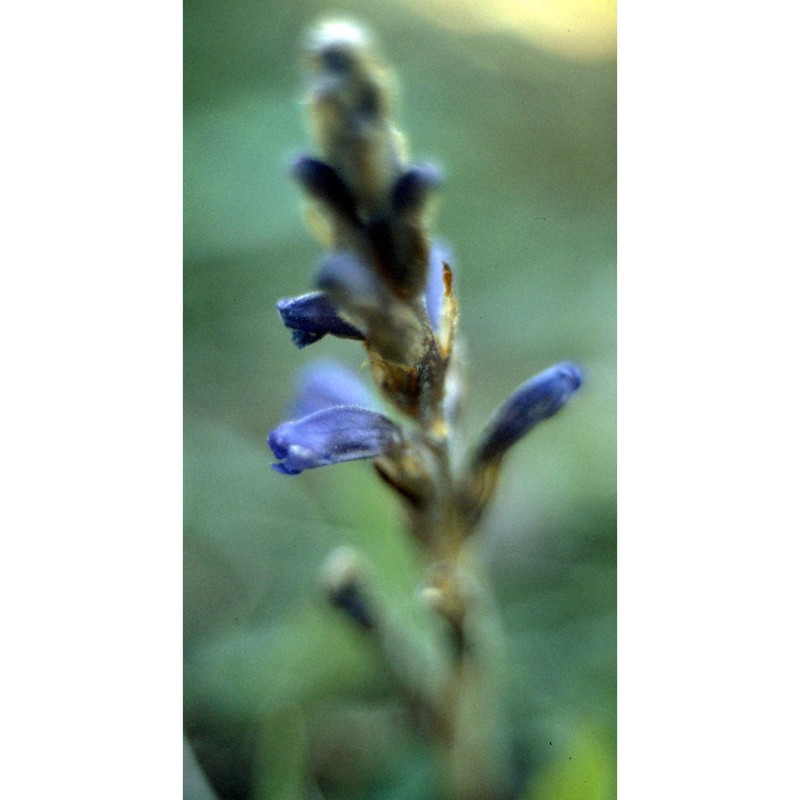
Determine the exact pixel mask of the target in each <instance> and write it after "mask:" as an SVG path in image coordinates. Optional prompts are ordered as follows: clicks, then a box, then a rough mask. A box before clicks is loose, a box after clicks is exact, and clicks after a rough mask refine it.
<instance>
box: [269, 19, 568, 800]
mask: <svg viewBox="0 0 800 800" xmlns="http://www.w3.org/2000/svg"><path fill="white" fill-rule="evenodd" d="M306 55H307V60H308V65H309V70H310V76H311V82H310V90H309V94H308V105H309V110H310V117H311V122H312V127H313V133H314V136H315V139H316V142H317V146H318V150H319V157H316V156H309V155H304V156H300V157H298V158H296V159H295V160H294V162H293V164H292V174H293V176H294V177H295V179H296V180H297V181H298V182H299V183H300V185H301V186H302V187H303V189H304V191H305V193H306V194H307V196H308V199H309V210H308V218H309V223H310V226H311V228H312V230H313V231H314V233H315V234H316V235H317V237H318V238H319V239H320V241H321V242H322V243H323V244H324V246H325V247H326V249H327V250H328V251H329V255H328V256H327V257H326V258H325V260H324V262H323V263H322V266H321V268H320V270H319V272H318V274H317V276H316V282H315V285H316V291H314V292H311V293H309V294H304V295H301V296H299V297H295V298H289V299H283V300H280V301H279V302H278V304H277V308H278V312H279V313H280V316H281V319H282V321H283V323H284V324H285V325H286V327H288V328H289V329H290V330H291V332H292V338H293V341H294V343H295V344H296V345H297V347H300V348H303V347H306V346H308V345H311V344H314V343H316V342H317V341H319V340H320V339H322V338H323V337H324V336H326V335H330V336H335V337H339V338H344V339H352V340H356V341H360V342H361V343H362V346H363V348H364V350H365V351H366V357H367V361H368V363H369V366H370V369H371V373H372V378H373V379H374V383H375V384H376V386H377V388H378V390H379V393H380V395H381V396H382V398H383V399H384V401H385V402H386V404H387V405H388V407H389V408H391V409H392V411H393V414H392V416H390V415H389V414H386V413H384V412H383V411H382V410H380V407H379V405H378V404H377V403H376V400H375V398H374V396H373V394H372V393H371V392H370V391H369V390H368V389H367V387H366V386H365V385H364V384H362V382H361V381H360V379H359V377H358V376H357V375H355V374H353V373H351V372H350V371H348V370H347V369H345V368H344V367H342V366H338V365H336V364H332V363H330V362H324V363H322V364H318V365H314V366H312V367H311V368H310V369H309V370H308V371H306V372H305V373H304V374H303V376H302V379H301V382H300V387H299V391H298V393H297V398H296V400H295V402H294V406H293V408H292V411H291V419H290V420H289V421H287V422H284V423H282V424H281V425H279V426H278V427H277V428H275V430H273V431H272V432H271V433H270V435H269V446H270V447H271V449H272V452H273V453H274V455H275V458H276V459H277V461H276V463H275V464H273V467H274V469H275V470H276V471H278V472H280V473H282V474H284V475H297V474H299V473H301V472H303V471H304V470H307V469H313V468H316V467H322V466H327V465H330V464H338V463H342V462H346V461H352V460H357V459H372V460H373V463H374V467H375V469H376V471H377V473H378V475H379V476H380V477H381V478H382V479H383V481H385V483H386V484H388V486H390V487H391V488H392V489H393V490H394V491H395V492H396V493H397V495H398V497H399V499H400V503H401V505H402V506H403V507H404V509H405V511H406V513H407V517H408V521H409V530H410V532H411V534H412V535H413V536H414V538H415V540H416V541H417V542H418V543H419V545H420V548H421V551H422V552H423V553H424V554H425V555H426V557H427V559H428V562H429V564H430V574H429V576H428V578H427V579H426V582H425V585H424V586H423V589H422V590H421V591H420V598H421V599H422V600H423V602H425V603H426V604H427V605H428V606H429V607H430V608H431V610H432V612H433V613H435V614H437V615H439V616H440V617H441V618H442V619H443V620H444V621H445V623H446V625H445V629H446V630H448V631H449V632H450V636H449V642H450V646H449V650H448V652H450V653H451V655H450V657H449V659H450V661H449V666H447V667H445V668H438V669H439V671H440V672H442V670H444V673H445V674H444V675H443V676H442V675H441V674H439V675H438V677H439V678H440V680H439V679H437V680H432V681H430V682H429V683H430V686H431V687H432V688H431V689H430V691H429V692H427V693H426V692H420V691H417V689H416V688H415V687H412V686H408V685H407V684H409V683H410V682H412V681H413V680H417V679H419V675H417V676H416V677H412V676H409V675H405V676H400V677H401V682H403V681H404V682H405V684H406V688H407V689H408V694H409V696H413V697H414V698H416V699H415V702H420V697H422V698H423V701H422V702H424V703H427V705H428V709H427V711H428V716H429V719H430V720H433V722H432V723H430V724H431V728H432V729H433V730H435V731H437V732H438V733H437V735H440V736H441V737H443V738H444V740H446V741H450V742H451V744H453V743H454V742H456V741H457V739H458V736H459V732H458V730H457V728H458V719H459V712H458V705H459V702H461V701H460V700H459V698H458V695H459V692H458V689H456V690H453V688H452V686H453V684H454V682H455V683H457V682H458V680H459V679H462V680H463V670H464V665H465V663H466V662H468V661H469V659H470V658H478V656H476V655H475V654H477V653H480V652H481V648H480V642H477V641H474V639H475V638H476V637H479V636H480V630H481V626H480V625H478V624H473V623H474V622H475V619H474V618H475V616H476V615H477V614H479V613H483V612H482V611H481V608H482V606H481V603H480V602H479V601H477V600H476V599H475V598H476V596H478V594H479V593H478V594H476V590H475V582H476V581H475V580H474V579H473V574H472V571H471V568H470V567H469V566H466V565H465V560H464V559H463V558H462V555H463V553H464V551H465V548H464V545H465V543H466V542H467V540H468V539H469V538H470V536H471V535H472V534H473V532H474V531H475V529H476V527H477V525H478V522H479V520H480V518H481V516H482V514H483V512H484V510H485V508H486V507H487V505H488V503H489V502H490V501H491V499H492V496H493V494H494V492H495V489H496V486H497V481H498V475H499V469H500V466H501V462H502V460H503V458H504V456H505V454H506V453H507V452H508V450H509V448H510V447H511V446H512V445H513V444H515V443H516V442H517V441H519V440H520V439H521V438H522V437H523V436H525V435H526V434H527V433H528V432H529V431H530V430H532V429H533V428H534V427H536V426H537V425H538V424H539V423H540V422H542V421H544V420H545V419H548V418H549V417H551V416H553V415H554V414H555V413H556V412H558V411H559V410H560V409H561V408H562V407H563V406H564V405H565V403H567V401H568V400H569V399H570V397H571V396H572V395H573V394H574V393H575V391H576V390H577V389H578V388H579V387H580V385H581V379H582V377H581V370H580V369H579V368H578V367H577V366H576V365H574V364H572V363H567V362H564V363H560V364H556V365H555V366H552V367H550V368H549V369H546V370H544V371H543V372H541V373H539V374H538V375H536V376H535V377H533V378H531V379H530V380H529V381H527V382H526V383H524V384H522V385H521V386H519V387H518V388H517V389H516V390H515V391H514V392H512V394H511V395H510V397H509V398H508V399H507V400H506V401H505V402H504V403H503V404H502V405H501V406H500V407H499V408H498V409H497V411H496V412H495V414H494V415H493V417H492V418H491V419H490V420H489V422H488V423H487V425H486V427H485V428H484V429H483V431H482V432H481V433H480V434H479V435H478V437H477V439H476V440H475V442H474V444H473V445H472V447H471V448H469V449H468V450H467V451H466V455H465V456H462V457H460V458H458V459H456V457H455V451H454V447H453V444H454V441H455V436H456V430H457V423H458V416H459V411H460V408H461V402H460V398H461V391H462V371H461V369H460V363H459V345H458V340H457V325H458V304H457V302H456V297H455V293H454V288H453V272H452V267H451V265H450V263H449V261H448V256H447V255H446V252H445V250H444V248H443V247H442V246H440V245H439V244H437V243H435V242H433V241H431V239H430V237H429V233H428V226H429V206H430V200H431V198H432V196H433V194H434V193H435V191H436V190H437V188H438V187H439V185H440V183H441V175H440V173H439V170H438V169H436V168H435V167H433V166H431V165H421V166H414V165H412V164H410V163H409V161H408V159H407V155H406V148H405V142H404V139H403V137H402V136H401V135H400V133H399V132H398V131H397V130H396V129H395V127H394V124H393V122H392V114H391V112H392V109H391V92H390V80H389V74H388V72H387V70H386V68H385V67H384V66H383V65H382V64H381V63H380V61H379V60H378V58H377V56H376V55H375V52H374V50H373V47H372V45H371V43H370V41H369V39H368V37H367V35H366V34H365V33H364V31H363V30H362V29H361V28H359V27H357V26H354V25H351V24H348V23H342V22H334V23H326V24H323V25H320V26H319V27H317V28H316V29H315V30H314V31H313V32H312V34H311V36H310V37H309V39H308V41H307V45H306ZM361 563H362V559H361V557H360V556H359V555H358V554H354V553H352V552H350V551H336V552H335V553H334V554H333V555H332V557H331V559H330V563H329V564H328V565H326V568H325V570H324V574H325V586H326V592H327V596H328V599H329V601H330V602H331V604H332V605H333V606H335V607H337V608H339V609H341V610H342V611H344V612H345V613H346V614H347V615H348V616H349V617H350V619H351V620H352V621H353V622H354V623H355V624H356V625H358V626H359V627H361V628H363V629H364V630H367V631H371V632H373V633H375V635H376V636H377V637H378V638H379V639H380V638H381V636H384V634H382V633H381V631H380V627H381V624H382V623H381V613H380V608H379V607H378V605H379V604H378V603H377V601H376V600H374V598H373V599H371V598H370V589H369V587H368V585H367V583H368V581H367V578H366V577H365V576H366V570H364V569H362V568H361V567H360V564H361ZM484 606H485V604H484ZM385 638H386V637H385V636H384V639H385ZM437 674H438V673H437ZM448 676H449V677H448ZM459 676H462V678H459ZM448 685H449V686H450V687H451V688H450V689H449V690H443V689H442V688H441V687H442V686H448ZM464 691H467V689H465V690H464ZM453 747H454V749H456V750H457V749H458V747H457V746H456V745H455V744H453ZM500 761H502V759H500ZM454 769H455V767H454ZM456 771H457V770H456ZM473 771H474V770H473ZM488 772H489V773H491V769H489V770H488ZM453 780H454V782H455V785H457V784H458V781H459V778H457V777H456V778H453ZM473 784H474V785H473V786H472V788H463V787H462V788H461V789H458V788H455V789H453V794H454V796H464V797H468V796H476V797H477V796H487V797H492V796H498V797H500V796H503V793H502V791H501V790H499V789H497V788H495V789H493V790H490V789H487V788H486V786H489V785H490V784H492V785H494V786H495V787H497V786H498V785H500V784H502V779H500V778H497V777H494V778H490V777H485V778H484V779H483V784H485V785H484V788H483V789H480V788H476V786H479V785H481V781H480V780H477V779H476V780H475V781H473ZM481 792H488V793H486V794H481Z"/></svg>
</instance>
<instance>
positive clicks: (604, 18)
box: [402, 0, 617, 60]
mask: <svg viewBox="0 0 800 800" xmlns="http://www.w3.org/2000/svg"><path fill="white" fill-rule="evenodd" d="M402 2H403V3H404V4H405V5H406V6H408V7H409V8H410V9H411V10H412V11H414V12H416V13H418V14H420V15H422V16H424V17H426V18H428V19H430V20H431V21H432V22H434V23H435V24H437V25H440V26H442V27H444V28H448V29H450V30H455V31H461V32H464V33H467V32H480V31H488V30H494V31H505V32H507V33H510V34H513V35H514V36H518V37H521V38H524V39H526V40H528V41H530V42H531V43H532V44H535V45H536V46H538V47H541V48H542V49H544V50H549V51H551V52H554V53H558V54H559V55H563V56H568V57H570V58H576V59H581V60H590V59H595V58H604V57H608V56H613V55H614V54H615V53H616V49H617V0H482V2H476V0H402Z"/></svg>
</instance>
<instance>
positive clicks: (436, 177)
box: [391, 164, 442, 214]
mask: <svg viewBox="0 0 800 800" xmlns="http://www.w3.org/2000/svg"><path fill="white" fill-rule="evenodd" d="M441 182H442V174H441V172H440V171H439V170H438V169H437V168H436V167H434V166H433V165H432V164H426V165H424V166H422V167H412V168H411V169H409V170H408V172H405V173H403V174H402V175H401V176H400V177H399V178H398V179H397V181H396V183H395V184H394V186H393V187H392V197H391V199H392V209H393V210H394V212H395V213H396V214H405V213H407V212H413V211H419V210H420V209H421V208H422V206H423V205H424V204H425V201H426V200H427V199H428V195H429V194H430V193H431V190H433V189H435V188H436V187H437V186H439V184H440V183H441Z"/></svg>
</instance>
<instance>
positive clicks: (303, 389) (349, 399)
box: [291, 361, 375, 419]
mask: <svg viewBox="0 0 800 800" xmlns="http://www.w3.org/2000/svg"><path fill="white" fill-rule="evenodd" d="M331 406H360V407H362V408H368V409H370V410H373V409H374V406H375V400H374V398H373V395H372V392H370V391H369V389H368V388H367V387H366V386H365V385H364V384H363V383H362V382H361V380H360V378H359V377H358V375H356V373H355V372H353V371H352V370H349V369H347V368H345V367H343V366H342V365H341V364H337V363H336V362H335V361H318V362H316V363H314V364H310V365H309V366H307V367H306V368H305V369H304V370H303V371H302V372H301V373H300V377H299V379H298V382H297V392H296V394H295V400H294V403H293V404H292V408H291V416H292V418H293V419H299V418H300V417H307V416H308V415H309V414H313V413H314V412H316V411H322V409H323V408H330V407H331Z"/></svg>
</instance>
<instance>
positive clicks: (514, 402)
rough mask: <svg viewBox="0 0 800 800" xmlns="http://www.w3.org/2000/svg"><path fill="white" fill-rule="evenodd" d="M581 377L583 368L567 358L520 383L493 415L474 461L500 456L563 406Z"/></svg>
mask: <svg viewBox="0 0 800 800" xmlns="http://www.w3.org/2000/svg"><path fill="white" fill-rule="evenodd" d="M581 380H582V375H581V370H580V369H579V368H578V367H577V366H576V365H575V364H570V363H568V362H566V361H565V362H562V363H560V364H556V365H555V366H553V367H550V369H546V370H545V371H544V372H540V373H539V374H538V375H536V376H535V377H533V378H531V379H530V380H529V381H527V382H526V383H523V384H522V386H519V387H518V388H517V389H516V390H515V391H514V392H512V394H511V396H510V397H509V398H508V399H507V400H506V401H505V403H503V405H502V406H500V408H498V409H497V411H495V413H494V415H493V416H492V419H491V420H490V422H489V424H488V425H487V427H486V429H485V430H484V432H483V435H482V436H481V439H480V442H479V444H478V447H477V448H476V451H475V456H474V463H476V464H481V463H483V464H485V463H487V462H490V461H494V460H496V459H500V458H501V457H502V456H503V455H504V454H505V452H506V450H508V448H509V447H511V445H513V444H515V443H516V442H518V441H519V440H520V439H521V438H522V437H523V436H524V435H525V434H526V433H528V431H530V430H531V428H533V427H534V426H536V425H538V424H539V423H540V422H542V421H543V420H545V419H547V418H548V417H552V416H553V415H554V414H555V413H556V412H558V411H559V410H560V409H561V408H563V406H564V405H565V403H566V402H567V400H569V398H570V397H571V396H572V395H573V394H574V393H575V392H576V391H577V389H578V387H579V386H580V385H581Z"/></svg>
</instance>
